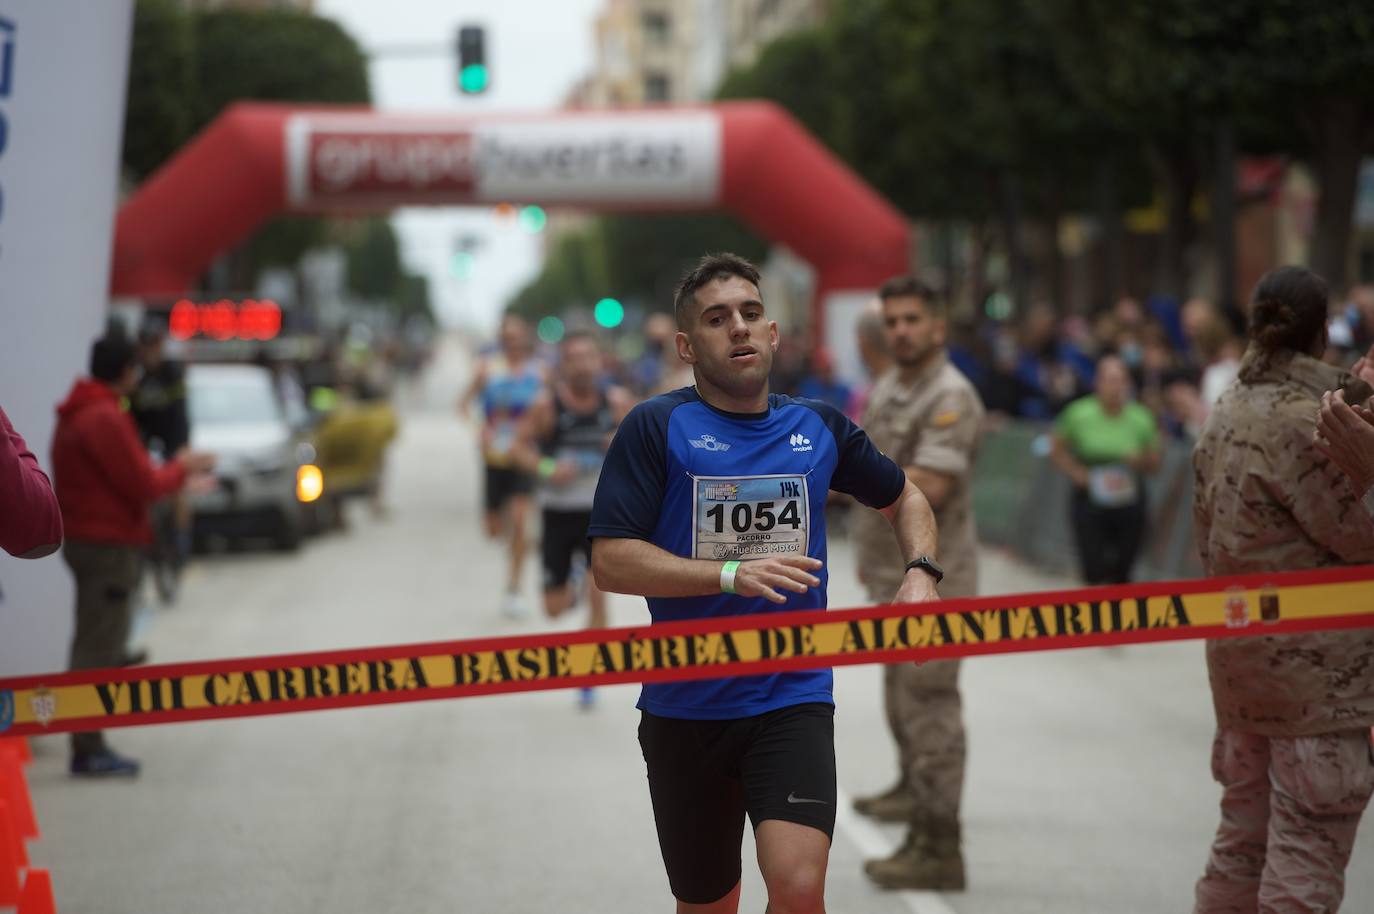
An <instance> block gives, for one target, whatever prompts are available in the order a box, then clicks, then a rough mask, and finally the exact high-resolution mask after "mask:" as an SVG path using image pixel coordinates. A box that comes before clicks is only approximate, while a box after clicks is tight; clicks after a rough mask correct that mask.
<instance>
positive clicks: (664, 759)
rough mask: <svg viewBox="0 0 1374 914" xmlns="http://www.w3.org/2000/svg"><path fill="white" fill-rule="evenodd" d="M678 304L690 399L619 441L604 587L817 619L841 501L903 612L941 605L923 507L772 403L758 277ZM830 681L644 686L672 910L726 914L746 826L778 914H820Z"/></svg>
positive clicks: (829, 794)
mask: <svg viewBox="0 0 1374 914" xmlns="http://www.w3.org/2000/svg"><path fill="white" fill-rule="evenodd" d="M674 305H675V310H676V317H677V325H678V333H677V337H676V346H677V351H678V354H679V356H680V357H681V358H682V360H683V361H684V362H686V363H687V364H689V365H691V366H692V368H693V372H694V376H695V379H696V386H695V387H684V388H682V389H680V390H676V391H672V392H670V393H666V394H663V395H661V396H658V397H654V398H653V399H651V400H648V401H646V402H644V403H641V404H640V405H639V406H637V407H635V408H634V409H633V410H632V411H631V412H630V414H629V415H628V416H627V417H626V419H625V421H624V423H622V425H621V427H620V430H619V431H618V432H617V433H616V436H615V440H614V441H613V442H612V444H611V449H610V451H609V452H608V453H607V455H606V461H605V464H604V465H603V468H602V472H601V479H600V482H599V484H598V486H597V491H596V498H595V502H594V504H593V507H592V518H591V524H590V527H589V529H588V536H589V537H591V538H592V540H593V546H592V569H593V573H594V574H595V576H596V581H597V585H598V586H599V587H600V588H601V589H603V590H607V591H612V592H616V593H627V594H637V595H641V596H644V597H647V598H648V604H649V611H650V614H651V615H652V616H653V619H654V621H655V622H666V621H672V620H679V619H700V618H718V617H723V616H735V615H745V614H751V613H763V612H784V611H793V610H802V609H817V608H823V607H824V606H825V605H826V596H825V594H826V579H827V578H826V568H825V557H826V551H825V550H826V543H825V511H824V506H825V499H826V494H827V492H828V490H830V489H836V490H838V491H841V492H846V493H849V494H850V495H853V496H854V497H855V498H856V499H858V500H859V501H860V502H861V503H862V504H865V505H868V506H869V507H872V508H876V509H878V510H879V511H881V512H882V513H883V514H884V515H885V516H886V517H887V519H888V520H889V522H891V524H892V526H893V530H894V532H895V534H896V536H897V539H898V541H899V543H900V544H901V546H902V550H903V554H904V555H905V556H906V558H907V560H908V562H910V565H909V567H908V573H907V576H906V578H905V580H904V582H903V584H902V588H901V590H900V591H899V592H898V594H897V597H896V600H897V602H902V603H921V602H926V601H930V600H935V599H938V595H937V593H936V589H935V585H936V584H937V583H938V582H939V579H940V577H941V576H942V572H941V571H940V568H939V566H938V565H936V564H935V562H934V559H933V556H934V555H935V553H936V531H935V519H934V516H933V514H932V513H931V509H930V505H929V503H928V502H927V501H926V499H925V496H923V495H922V494H921V492H920V490H919V489H917V488H916V486H915V485H913V484H912V483H911V482H909V481H908V480H907V478H906V476H905V474H904V473H903V472H902V470H901V468H900V467H898V466H897V465H896V464H895V463H893V462H892V461H891V460H889V459H888V458H886V457H885V456H883V455H882V454H881V453H879V452H878V450H877V449H876V448H875V447H874V446H873V444H872V442H870V441H869V439H868V436H867V435H865V434H864V433H863V431H862V430H860V429H859V428H858V427H857V426H855V425H854V424H853V423H852V422H850V421H849V419H847V418H845V416H844V415H843V414H842V413H841V412H840V411H839V410H837V409H835V408H834V407H832V406H829V405H827V404H825V403H821V402H819V401H815V400H802V399H792V398H789V397H785V396H782V395H778V394H771V395H770V394H769V392H768V374H769V369H770V368H771V366H772V362H773V354H774V353H775V352H776V350H777V347H778V327H777V324H776V323H775V322H773V321H771V320H769V319H768V316H767V313H766V312H765V310H764V306H763V302H762V296H761V295H760V293H759V275H758V271H757V270H756V269H755V268H754V267H753V265H752V264H750V263H749V262H748V261H746V260H743V259H741V258H739V257H736V256H734V255H731V254H717V255H711V256H708V257H705V258H703V259H702V260H701V262H700V263H699V264H698V265H697V266H696V268H695V269H693V270H692V271H691V272H690V273H688V274H687V276H686V277H684V278H683V280H682V282H681V284H680V285H679V286H678V289H677V293H676V296H675V302H674ZM831 682H832V677H831V672H830V670H828V669H827V670H807V671H800V672H787V673H776V674H768V675H759V676H739V677H732V678H727V679H711V680H699V681H695V682H674V683H654V684H647V685H645V686H644V689H643V692H642V695H641V698H640V701H639V708H640V710H641V714H642V719H641V723H640V728H639V739H640V745H641V748H642V750H643V753H644V759H645V762H646V764H647V766H648V774H649V792H650V797H651V799H652V801H653V807H654V819H655V823H656V826H657V830H658V836H659V845H660V848H661V850H662V853H663V860H664V864H665V867H666V868H667V871H668V881H669V884H670V885H671V887H672V891H673V894H674V896H675V897H676V898H677V902H678V903H677V910H678V911H679V912H711V914H716V912H723V914H734V912H735V911H736V910H737V908H738V905H739V884H740V874H741V861H740V848H741V842H742V840H743V835H744V819H745V816H746V814H747V815H748V817H749V819H750V820H751V821H752V823H753V827H754V838H755V842H756V844H757V847H758V861H759V869H760V871H761V873H762V875H763V879H764V882H765V884H766V885H767V888H768V910H769V911H770V912H771V914H793V912H806V914H815V912H823V911H824V907H825V902H824V892H825V871H826V863H827V859H828V857H829V853H830V840H831V836H832V834H833V832H834V827H835V793H836V791H835V745H834V701H833V699H832V697H831Z"/></svg>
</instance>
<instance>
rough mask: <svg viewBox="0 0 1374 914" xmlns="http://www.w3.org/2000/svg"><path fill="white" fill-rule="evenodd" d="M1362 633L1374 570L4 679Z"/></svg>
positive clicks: (106, 719)
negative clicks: (1304, 633)
mask: <svg viewBox="0 0 1374 914" xmlns="http://www.w3.org/2000/svg"><path fill="white" fill-rule="evenodd" d="M1355 628H1374V566H1360V567H1351V568H1336V569H1325V570H1321V571H1303V572H1287V573H1282V574H1264V575H1243V576H1237V577H1229V578H1208V579H1200V580H1189V581H1172V582H1161V583H1151V584H1135V585H1121V586H1114V587H1092V588H1083V589H1077V590H1067V591H1053V592H1045V593H1031V594H1019V595H1009V596H994V597H972V598H966V599H958V600H943V601H940V602H938V603H927V604H920V605H901V604H893V605H884V606H873V607H865V608H861V609H840V610H828V611H827V610H807V611H801V612H784V613H764V614H760V615H750V616H731V617H726V618H713V619H697V620H691V621H685V622H671V623H662V624H658V625H647V626H638V627H631V628H616V629H600V630H593V631H580V632H565V633H558V634H545V635H521V636H512V637H505V638H487V639H478V640H466V641H448V642H437V643H429V644H413V645H394V646H388V647H368V648H358V649H353V650H335V651H324V652H318V653H310V654H293V655H280V656H266V657H252V658H240V659H228V660H210V661H201V662H196V663H183V664H164V665H158V666H146V667H138V668H133V669H129V668H121V669H103V670H83V671H79V672H70V673H53V674H50V675H42V676H25V677H16V678H8V679H0V696H3V703H4V713H0V730H3V731H5V732H6V733H7V734H15V735H34V734H41V733H62V732H70V731H76V730H91V729H106V728H113V727H132V726H142V725H146V724H158V723H174V722H185V721H196V720H212V719H224V718H234V717H247V716H257V715H265V714H283V713H294V712H300V711H316V710H325V709H329V708H343V707H355V706H360V705H373V704H389V703H396V702H410V701H424V700H432V699H442V698H467V697H475V696H479V695H492V694H499V693H507V692H521V691H535V690H543V689H560V688H572V687H583V686H599V685H611V684H615V683H628V682H667V681H675V680H686V679H713V678H719V677H725V676H743V675H756V674H760V673H774V672H782V671H786V670H803V669H816V668H823V667H832V666H845V665H850V664H860V663H899V662H907V661H916V662H921V661H927V660H938V659H944V658H951V657H968V656H976V655H983V654H997V653H1009V652H1023V651H1040V650H1057V649H1061V648H1071V647H1101V646H1109V645H1123V644H1143V643H1149V642H1158V641H1175V640H1184V639H1203V638H1233V637H1253V636H1269V635H1283V634H1294V633H1299V632H1313V631H1324V630H1336V629H1355Z"/></svg>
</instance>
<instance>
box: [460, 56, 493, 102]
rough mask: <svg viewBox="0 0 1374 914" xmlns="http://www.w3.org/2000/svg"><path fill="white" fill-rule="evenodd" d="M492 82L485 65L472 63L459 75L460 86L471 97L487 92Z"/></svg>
mask: <svg viewBox="0 0 1374 914" xmlns="http://www.w3.org/2000/svg"><path fill="white" fill-rule="evenodd" d="M490 80H491V75H490V74H489V73H488V72H487V65H486V64H483V63H470V64H468V65H467V66H466V67H463V69H462V70H461V71H460V72H459V73H458V86H459V88H461V89H462V90H463V91H464V92H466V93H468V94H469V95H475V94H477V93H478V92H485V91H487V83H488V82H490Z"/></svg>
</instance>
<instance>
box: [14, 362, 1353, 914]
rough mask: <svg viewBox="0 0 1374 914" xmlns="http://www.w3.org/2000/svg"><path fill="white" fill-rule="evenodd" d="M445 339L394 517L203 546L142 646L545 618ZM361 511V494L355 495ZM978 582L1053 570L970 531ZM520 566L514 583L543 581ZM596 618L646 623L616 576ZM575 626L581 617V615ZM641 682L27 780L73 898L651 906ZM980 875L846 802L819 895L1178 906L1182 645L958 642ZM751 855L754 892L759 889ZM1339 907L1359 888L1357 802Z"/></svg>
mask: <svg viewBox="0 0 1374 914" xmlns="http://www.w3.org/2000/svg"><path fill="white" fill-rule="evenodd" d="M466 369H467V365H466V360H465V359H464V358H462V356H461V355H460V354H459V352H458V350H457V349H456V348H453V347H450V348H449V349H447V350H445V358H444V359H443V360H442V361H441V362H440V363H439V365H438V366H437V367H436V368H435V370H433V371H432V372H431V373H430V375H429V376H428V377H427V378H426V379H425V381H424V383H423V384H422V385H420V386H418V387H417V388H415V389H413V390H411V391H410V392H408V394H407V395H406V396H405V397H404V398H403V400H404V406H405V410H406V413H405V415H404V417H403V426H402V431H401V435H400V438H399V439H398V441H397V443H396V445H395V448H394V451H393V455H392V459H391V461H390V465H389V475H388V486H387V500H388V502H389V503H390V506H391V513H390V516H389V517H388V518H386V519H378V518H374V517H372V516H371V515H370V514H369V513H368V512H367V511H366V510H361V509H360V510H357V511H354V512H353V514H352V524H351V526H350V529H349V530H348V531H346V532H344V533H336V534H331V535H328V536H325V537H323V538H320V539H317V540H314V541H311V542H310V543H308V544H307V546H306V548H305V549H304V550H302V551H301V552H300V553H299V554H297V555H292V556H282V555H276V554H271V553H252V552H245V553H238V554H226V555H219V556H212V557H207V558H205V559H202V560H200V561H198V562H197V564H196V565H195V566H194V567H193V569H192V570H191V571H190V572H189V574H188V577H187V580H186V582H185V588H184V593H183V597H182V600H181V602H180V604H179V605H178V606H176V607H175V608H171V609H160V608H159V609H155V610H153V612H152V614H151V617H150V618H149V619H148V622H147V624H146V625H145V626H144V628H143V642H144V643H145V644H146V645H147V646H148V647H149V648H150V649H151V651H152V652H153V655H154V658H155V659H156V660H159V661H177V660H192V659H203V658H214V657H227V656H240V655H252V654H264V653H283V652H293V651H309V650H319V649H327V648H335V647H353V646H359V645H374V644H386V643H397V642H408V641H428V640H440V639H452V638H464V637H477V636H483V635H492V634H500V633H509V632H513V631H520V632H535V631H540V630H546V629H548V628H549V627H550V626H549V624H548V623H546V622H544V621H543V620H539V619H535V618H533V617H531V618H529V619H527V620H525V621H523V622H515V623H513V622H511V621H510V620H508V619H506V618H504V617H502V616H501V615H500V614H499V613H498V612H497V605H498V600H499V597H500V592H501V585H502V578H503V573H502V570H501V568H502V558H501V553H500V551H499V549H498V548H497V547H496V546H495V545H494V544H492V543H489V542H487V541H486V540H484V539H483V537H482V535H481V532H480V530H479V528H478V515H477V510H478V495H479V493H478V488H477V486H478V476H477V473H476V466H475V446H474V443H473V435H472V430H471V429H470V428H469V427H466V426H465V425H463V424H462V423H461V422H459V421H458V420H457V418H456V417H455V416H454V414H453V412H452V409H451V404H452V402H453V399H454V397H455V396H456V393H457V391H458V389H459V386H460V385H461V383H462V382H463V381H464V380H465V377H466ZM359 507H360V508H361V506H359ZM831 555H832V560H831V566H832V592H831V605H832V606H837V607H838V606H850V605H858V604H859V603H861V602H862V597H861V594H860V591H859V589H858V586H857V584H856V581H855V576H854V556H853V554H852V552H851V550H850V549H849V547H848V544H847V543H845V542H843V541H837V542H835V543H833V544H832V548H831ZM983 568H984V571H983V589H984V591H985V592H987V593H994V592H1013V591H1032V590H1039V589H1052V588H1056V587H1060V586H1063V585H1065V584H1069V583H1071V582H1068V581H1065V580H1063V579H1060V578H1054V577H1049V576H1045V575H1042V574H1038V573H1036V572H1035V571H1034V570H1032V569H1028V568H1026V567H1023V566H1021V565H1020V564H1018V563H1016V562H1014V561H1012V560H1011V559H1009V558H1008V557H1006V556H1003V555H1000V554H997V553H994V552H990V551H989V552H985V554H984V556H983ZM535 581H536V574H535V568H534V567H533V564H531V567H530V574H529V586H528V594H529V596H530V598H531V601H533V598H534V597H535V595H536V594H535ZM612 616H613V618H612V622H613V624H632V623H636V622H639V621H641V620H643V619H644V618H645V616H646V613H645V611H644V609H643V606H642V603H641V602H639V601H635V600H630V599H617V600H615V601H614V603H613V606H612ZM569 624H576V621H575V620H574V621H573V622H572V623H569ZM879 695H880V689H879V671H878V669H877V668H874V667H850V668H845V669H842V670H839V671H838V672H837V674H836V699H837V703H838V707H839V710H838V713H837V716H836V726H837V746H838V756H839V766H840V767H839V780H840V786H841V789H842V791H844V792H845V793H846V794H848V795H854V794H859V793H864V792H867V791H870V790H873V789H876V788H879V787H883V786H886V784H887V783H888V781H889V780H890V779H891V777H892V776H893V773H894V769H893V752H892V749H891V746H890V744H889V741H888V738H887V736H886V734H885V731H884V727H883V723H882V711H881V707H880V700H879ZM635 696H636V688H635V687H631V686H621V687H614V688H607V689H603V690H601V691H600V692H599V695H598V706H597V707H596V708H595V710H593V711H590V712H582V711H579V710H578V709H577V707H576V702H575V698H574V695H573V694H572V693H569V692H547V693H537V694H528V695H515V696H502V697H494V698H483V699H470V700H463V701H449V702H426V703H420V704H411V705H394V706H385V707H375V708H365V709H355V710H344V711H330V712H324V713H317V714H302V715H290V716H284V717H275V718H257V719H246V720H239V721H225V722H213V723H197V724H184V725H173V726H162V727H148V728H142V729H132V730H125V731H120V732H117V733H115V734H113V741H114V743H115V745H116V747H117V748H118V749H120V750H121V751H123V752H126V753H128V754H131V755H134V756H136V757H138V758H140V759H141V760H142V761H143V763H144V766H145V767H144V772H143V775H142V776H141V777H140V778H139V779H138V780H137V781H134V782H127V783H82V782H74V781H72V780H70V779H69V778H68V777H67V776H66V774H65V764H66V746H65V740H64V739H62V738H57V737H50V738H44V739H40V740H38V741H36V745H35V750H36V752H37V759H36V761H35V764H34V766H33V767H32V768H31V769H30V779H31V783H32V788H33V792H34V797H35V801H36V804H37V809H38V815H39V820H40V823H41V826H42V828H43V830H44V838H43V840H42V841H40V842H37V843H36V844H35V845H33V847H32V851H33V855H34V857H35V859H36V863H37V864H38V865H43V866H47V867H50V868H51V869H52V871H53V876H54V882H55V886H56V893H57V901H58V909H59V910H61V911H63V912H64V914H159V912H167V914H172V912H218V911H235V912H236V911H251V912H257V914H274V912H282V914H285V912H292V914H306V912H320V914H326V912H327V914H349V912H377V911H408V912H409V911H414V912H431V911H432V912H439V911H443V912H450V914H451V912H481V914H485V912H551V911H557V912H648V911H667V910H671V901H670V898H669V895H668V891H667V883H666V879H665V878H664V875H663V871H662V866H661V862H660V860H659V857H658V849H657V844H656V839H655V835H654V830H653V824H652V819H651V815H650V810H649V803H648V797H647V791H646V785H645V781H644V772H643V763H642V760H641V759H640V757H639V749H638V746H637V744H636V742H635V725H636V722H637V713H636V712H635V711H634V708H633V705H634V700H635ZM964 696H965V707H966V713H967V719H968V727H969V744H970V760H969V772H968V778H967V786H966V799H965V819H966V821H965V829H966V837H965V842H966V855H967V859H968V864H969V879H970V886H969V889H968V891H966V892H963V893H958V894H948V895H944V896H937V895H928V894H920V893H885V892H881V891H879V890H876V889H873V888H871V887H870V886H869V885H868V884H867V882H866V881H865V879H864V877H863V875H862V873H861V872H860V863H861V861H862V860H863V859H864V858H865V857H866V856H871V855H873V854H877V853H884V852H886V851H887V850H889V849H891V848H892V847H894V846H895V845H896V844H897V842H898V841H899V840H900V832H899V830H898V829H896V828H895V827H889V826H881V827H879V826H873V825H870V824H868V823H866V822H864V821H860V820H857V819H855V817H853V816H852V815H842V816H841V819H840V822H839V824H838V828H837V833H836V840H835V844H834V847H833V850H832V857H831V868H830V878H829V889H828V898H829V909H830V910H831V911H835V912H844V911H870V912H879V914H883V912H893V914H909V912H912V911H915V912H921V914H945V912H949V911H954V912H958V914H1033V912H1042V911H1043V912H1055V914H1074V912H1082V914H1100V912H1113V914H1132V912H1140V914H1156V912H1165V911H1173V912H1177V911H1188V910H1191V906H1192V885H1193V882H1194V881H1195V880H1196V878H1197V876H1198V875H1199V873H1200V872H1201V868H1202V864H1203V861H1204V859H1205V855H1206V851H1207V847H1208V845H1209V842H1210V838H1211V834H1212V832H1213V830H1214V828H1215V826H1216V818H1217V812H1216V803H1217V798H1218V793H1219V791H1218V789H1217V788H1216V786H1215V785H1214V784H1213V783H1212V781H1211V779H1210V775H1209V771H1208V754H1209V745H1210V739H1211V733H1212V714H1211V708H1210V702H1209V697H1208V691H1207V684H1206V675H1205V670H1204V666H1203V660H1202V648H1201V645H1200V644H1197V643H1182V644H1170V645H1147V646H1140V647H1133V648H1123V649H1091V650H1076V651H1060V652H1052V653H1039V654H1029V655H1020V656H1003V657H988V658H980V659H976V660H973V661H969V662H967V663H966V665H965V670H964ZM751 859H752V848H748V847H746V849H745V862H746V865H745V872H746V883H745V888H744V893H745V900H744V903H743V905H742V909H743V910H746V911H748V910H753V911H757V910H761V909H762V907H763V904H764V896H763V890H762V885H761V882H760V880H759V879H758V876H757V872H756V870H755V869H754V868H753V867H752V865H751ZM1349 877H1350V878H1349V886H1348V891H1347V898H1346V905H1345V907H1344V910H1345V911H1348V912H1368V911H1374V823H1371V822H1370V821H1369V820H1366V822H1365V826H1364V828H1363V830H1362V832H1361V840H1360V845H1359V846H1358V847H1357V849H1356V854H1355V859H1354V861H1353V862H1352V864H1351V866H1350V871H1349Z"/></svg>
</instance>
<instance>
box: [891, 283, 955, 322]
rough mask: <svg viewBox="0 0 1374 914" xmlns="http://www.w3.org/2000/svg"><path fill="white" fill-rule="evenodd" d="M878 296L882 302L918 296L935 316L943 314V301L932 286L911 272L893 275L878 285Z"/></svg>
mask: <svg viewBox="0 0 1374 914" xmlns="http://www.w3.org/2000/svg"><path fill="white" fill-rule="evenodd" d="M878 298H880V299H882V300H883V301H884V302H886V301H887V300H888V299H889V298H919V299H920V300H921V301H923V302H925V306H926V309H927V310H929V311H930V313H931V314H933V315H934V316H935V317H944V316H945V305H944V302H943V301H941V300H940V296H939V295H938V294H937V293H936V291H935V289H934V287H932V286H931V285H930V284H929V283H926V282H924V281H922V280H921V279H920V278H919V277H917V276H915V275H913V274H911V273H905V274H903V275H901V276H894V277H892V278H891V279H889V280H887V281H886V282H884V283H883V284H882V285H881V286H879V287H878Z"/></svg>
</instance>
